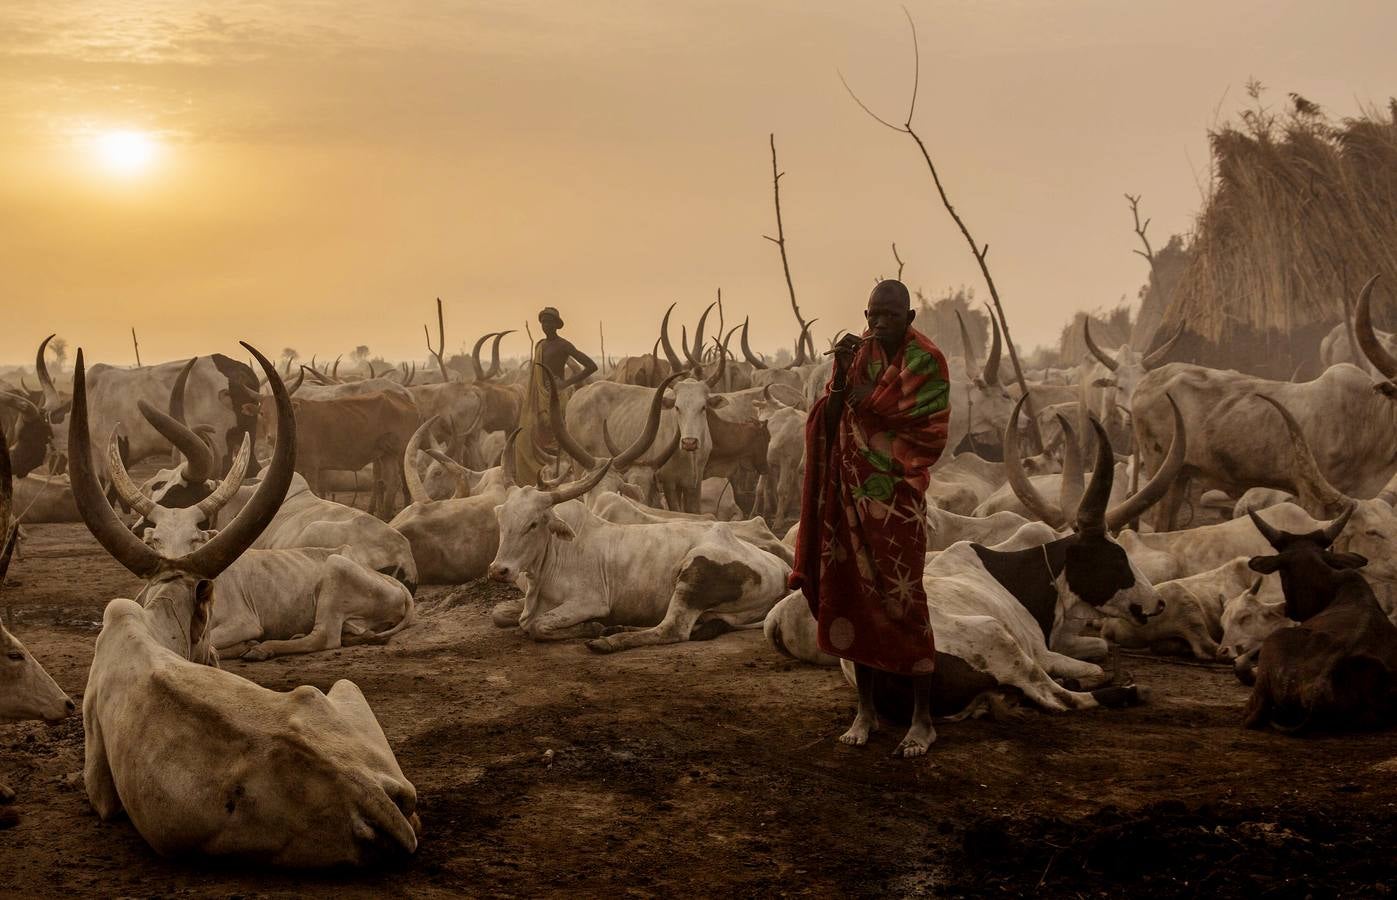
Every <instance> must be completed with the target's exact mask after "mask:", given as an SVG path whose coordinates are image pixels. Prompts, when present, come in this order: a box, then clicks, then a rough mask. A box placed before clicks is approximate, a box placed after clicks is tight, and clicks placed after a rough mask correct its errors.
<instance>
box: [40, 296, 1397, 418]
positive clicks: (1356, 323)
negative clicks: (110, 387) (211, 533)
mask: <svg viewBox="0 0 1397 900" xmlns="http://www.w3.org/2000/svg"><path fill="white" fill-rule="evenodd" d="M1377 281H1378V276H1377V275H1374V276H1373V277H1372V278H1369V279H1368V281H1367V282H1366V283H1365V284H1364V285H1363V290H1361V291H1359V292H1358V307H1357V308H1356V309H1355V310H1354V314H1353V331H1354V336H1355V337H1356V338H1357V339H1358V346H1359V347H1361V348H1362V349H1363V355H1364V356H1366V357H1368V362H1370V363H1372V364H1373V368H1375V369H1377V370H1378V371H1379V372H1381V373H1382V376H1383V377H1384V378H1386V379H1388V380H1389V381H1390V380H1392V379H1397V359H1393V358H1392V354H1390V353H1388V352H1387V348H1386V347H1384V346H1383V345H1382V342H1381V341H1379V340H1378V336H1377V335H1376V334H1374V333H1373V315H1372V309H1371V302H1372V297H1373V285H1374V284H1376V283H1377ZM40 355H42V354H40ZM45 391H47V388H45Z"/></svg>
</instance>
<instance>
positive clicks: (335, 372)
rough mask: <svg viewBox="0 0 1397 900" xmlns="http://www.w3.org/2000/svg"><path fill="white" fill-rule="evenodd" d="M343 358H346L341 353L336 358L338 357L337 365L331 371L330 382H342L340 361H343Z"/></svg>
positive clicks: (336, 359)
mask: <svg viewBox="0 0 1397 900" xmlns="http://www.w3.org/2000/svg"><path fill="white" fill-rule="evenodd" d="M343 357H344V354H343V353H341V354H340V355H339V356H336V357H335V365H334V366H333V367H332V368H331V369H330V380H331V381H336V382H337V381H339V380H340V360H341V359H342V358H343Z"/></svg>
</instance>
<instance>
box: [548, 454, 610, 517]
mask: <svg viewBox="0 0 1397 900" xmlns="http://www.w3.org/2000/svg"><path fill="white" fill-rule="evenodd" d="M610 470H611V460H609V459H605V460H602V463H601V465H599V466H597V467H596V468H595V469H593V470H592V471H591V472H589V473H587V474H586V475H584V476H582V477H581V478H579V479H578V480H576V481H574V482H572V483H571V484H565V485H563V486H562V487H559V488H554V489H553V490H551V491H548V492H547V495H548V502H549V504H550V505H552V506H557V505H558V504H559V503H566V502H568V501H569V500H576V499H577V498H578V497H581V496H582V495H583V494H585V493H587V492H588V491H590V490H591V489H592V488H594V487H596V486H597V485H598V484H600V483H601V480H602V479H603V478H605V477H606V473H607V472H609V471H610Z"/></svg>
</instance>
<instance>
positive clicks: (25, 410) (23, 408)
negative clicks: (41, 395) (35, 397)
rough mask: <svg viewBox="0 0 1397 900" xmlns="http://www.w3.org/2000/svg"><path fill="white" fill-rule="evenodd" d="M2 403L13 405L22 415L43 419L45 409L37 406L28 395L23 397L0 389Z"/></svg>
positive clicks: (0, 401)
mask: <svg viewBox="0 0 1397 900" xmlns="http://www.w3.org/2000/svg"><path fill="white" fill-rule="evenodd" d="M0 405H6V406H12V407H14V408H15V409H16V410H17V411H19V412H20V413H21V414H22V415H24V416H26V417H28V418H32V419H42V418H43V417H44V413H43V410H41V409H39V407H37V406H35V405H34V404H33V402H31V401H30V399H29V398H28V397H21V396H20V395H19V394H14V393H11V392H9V391H0Z"/></svg>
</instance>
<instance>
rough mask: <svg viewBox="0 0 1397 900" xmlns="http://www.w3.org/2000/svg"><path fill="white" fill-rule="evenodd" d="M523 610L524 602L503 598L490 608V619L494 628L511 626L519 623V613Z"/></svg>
mask: <svg viewBox="0 0 1397 900" xmlns="http://www.w3.org/2000/svg"><path fill="white" fill-rule="evenodd" d="M523 611H524V604H523V602H521V601H519V600H505V601H504V602H502V603H496V604H495V608H494V609H492V610H490V621H491V622H492V623H494V625H495V627H496V628H513V627H515V626H516V625H518V624H519V614H520V613H522V612H523Z"/></svg>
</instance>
